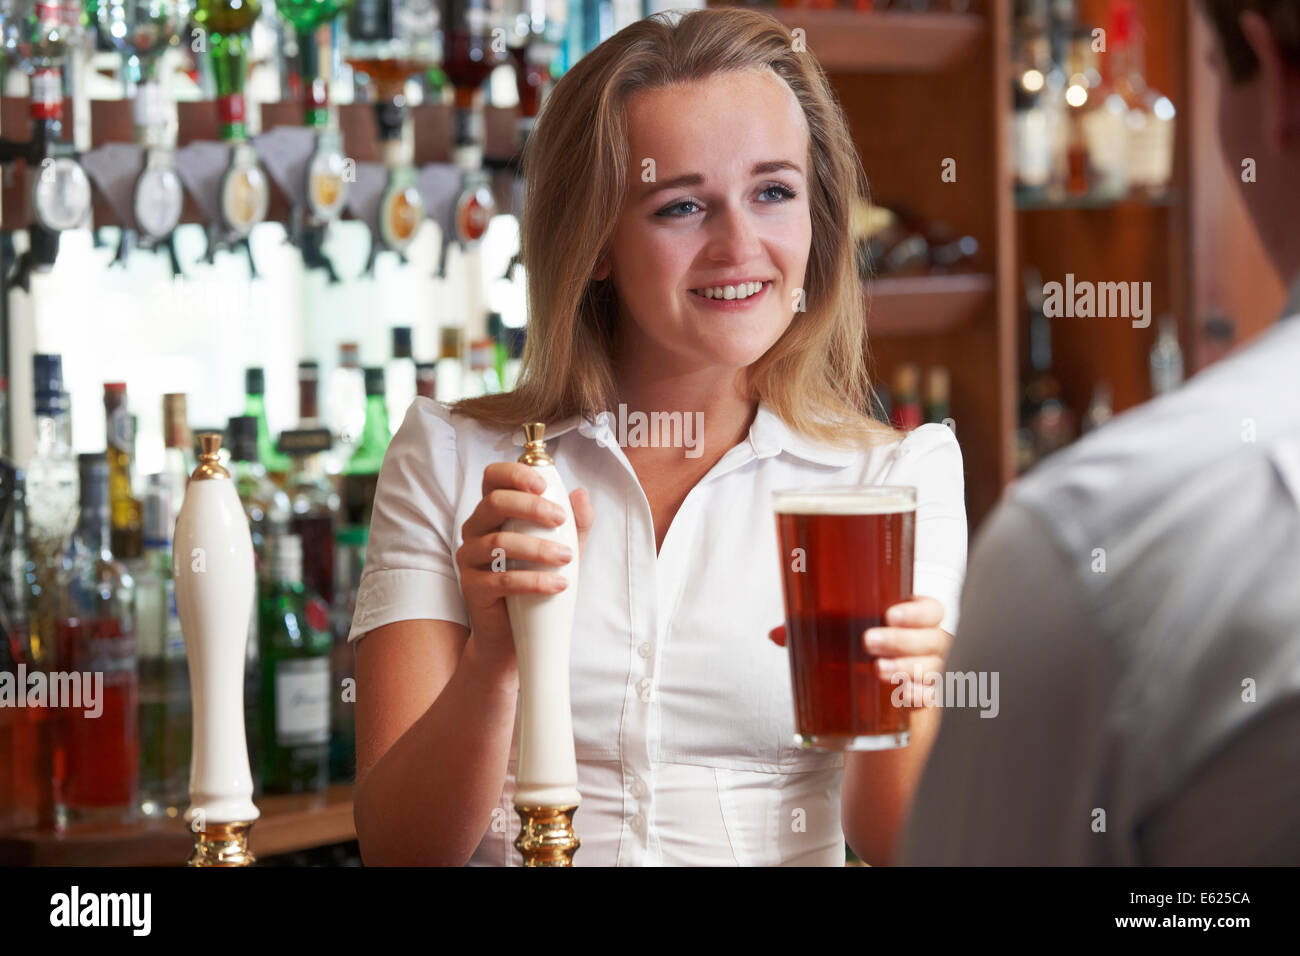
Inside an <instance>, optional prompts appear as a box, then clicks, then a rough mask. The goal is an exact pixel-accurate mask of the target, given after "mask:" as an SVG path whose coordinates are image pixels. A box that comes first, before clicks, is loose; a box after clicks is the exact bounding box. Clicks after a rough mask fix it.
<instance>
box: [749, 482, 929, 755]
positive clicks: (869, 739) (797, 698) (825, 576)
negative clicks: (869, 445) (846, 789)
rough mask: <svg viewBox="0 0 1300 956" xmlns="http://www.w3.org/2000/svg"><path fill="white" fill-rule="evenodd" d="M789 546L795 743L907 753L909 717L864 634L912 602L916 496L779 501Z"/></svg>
mask: <svg viewBox="0 0 1300 956" xmlns="http://www.w3.org/2000/svg"><path fill="white" fill-rule="evenodd" d="M772 497H773V506H774V509H775V511H776V521H777V535H778V537H779V539H780V544H781V566H782V583H783V586H784V591H785V609H786V638H787V639H786V646H787V647H788V648H789V651H790V676H791V681H792V685H793V690H794V712H795V740H796V741H797V742H798V743H799V744H800V745H801V746H803V747H808V748H813V749H817V750H884V749H888V748H891V747H905V746H907V742H908V736H909V733H908V726H909V725H908V711H907V710H906V709H904V708H901V707H895V706H894V704H893V702H892V701H891V699H890V698H891V695H892V694H893V691H894V690H895V688H896V687H897V685H895V684H894V683H892V682H891V681H889V680H883V681H882V680H881V679H880V677H879V675H877V673H876V668H875V663H876V658H875V656H874V655H872V654H868V653H867V650H866V646H865V643H864V639H863V634H864V632H865V631H866V630H867V628H869V627H875V626H878V625H882V624H884V620H885V611H886V610H887V609H888V608H889V607H891V606H893V605H895V604H898V603H899V602H900V601H906V600H908V599H909V598H910V597H911V596H912V561H913V550H914V545H915V539H916V489H914V488H904V487H885V486H874V487H873V486H868V487H849V488H818V489H812V490H805V491H779V492H775V493H774V494H773V496H772Z"/></svg>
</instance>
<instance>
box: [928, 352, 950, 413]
mask: <svg viewBox="0 0 1300 956" xmlns="http://www.w3.org/2000/svg"><path fill="white" fill-rule="evenodd" d="M950 392H951V377H950V376H949V374H948V370H947V369H946V368H944V367H943V366H942V365H935V366H932V367H931V368H929V369H927V370H926V373H925V420H926V422H927V423H929V422H937V423H938V424H940V425H942V424H945V423H946V422H947V420H948V419H949V418H950V417H951V411H950V406H949V395H950Z"/></svg>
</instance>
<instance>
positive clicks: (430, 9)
mask: <svg viewBox="0 0 1300 956" xmlns="http://www.w3.org/2000/svg"><path fill="white" fill-rule="evenodd" d="M438 22H439V16H438V5H437V3H436V2H435V0H356V2H355V4H354V6H353V8H352V11H351V13H350V14H349V16H348V44H347V50H346V53H345V59H346V60H347V62H348V65H349V66H351V67H352V69H353V71H354V74H360V75H361V76H362V77H364V78H366V79H367V80H368V83H367V86H368V87H370V88H371V89H372V90H373V97H372V102H373V103H374V106H375V122H376V124H377V125H378V129H379V140H380V147H381V151H382V152H383V156H384V164H385V165H386V166H387V167H388V185H387V187H386V188H385V190H384V194H383V197H382V198H381V200H380V205H379V233H380V238H381V239H382V240H383V242H384V245H385V246H386V247H387V248H389V249H392V250H394V251H396V252H398V253H402V252H404V251H405V250H406V249H407V248H408V247H409V246H410V244H411V243H412V242H413V241H414V240H415V235H416V233H417V232H418V231H419V228H420V224H421V223H422V222H423V221H424V217H425V208H424V200H423V198H422V197H421V195H420V191H419V189H418V188H417V187H416V171H415V167H414V165H413V163H414V158H415V148H414V138H413V133H412V130H411V122H410V111H409V109H408V108H407V101H406V94H405V87H406V81H407V80H409V79H410V78H411V77H413V76H415V75H416V74H418V73H422V72H424V71H425V70H427V69H429V67H431V66H433V65H435V64H436V63H437V62H438V56H439V52H440V51H439V48H438V45H437V39H438Z"/></svg>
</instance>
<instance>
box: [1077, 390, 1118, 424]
mask: <svg viewBox="0 0 1300 956" xmlns="http://www.w3.org/2000/svg"><path fill="white" fill-rule="evenodd" d="M1114 414H1115V408H1114V390H1113V389H1112V388H1111V385H1110V382H1107V381H1104V380H1103V381H1100V382H1098V383H1097V384H1096V385H1094V386H1093V387H1092V400H1091V401H1089V402H1088V410H1087V411H1086V412H1084V413H1083V433H1084V434H1087V433H1088V432H1090V431H1094V430H1096V429H1098V428H1100V427H1101V426H1102V425H1104V424H1106V423H1107V422H1108V421H1110V420H1111V418H1112V417H1114Z"/></svg>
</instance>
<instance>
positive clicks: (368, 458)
mask: <svg viewBox="0 0 1300 956" xmlns="http://www.w3.org/2000/svg"><path fill="white" fill-rule="evenodd" d="M390 437H391V436H390V434H389V431H388V406H387V404H386V403H385V401H384V370H383V369H382V368H368V369H366V427H365V430H364V431H363V432H362V433H361V442H360V444H358V445H357V448H356V451H354V452H353V453H352V458H351V460H350V461H349V462H348V463H347V466H346V467H345V468H344V469H343V523H344V524H349V525H362V526H364V527H367V528H368V527H370V509H371V506H372V505H373V504H374V500H375V488H376V486H377V485H378V484H379V469H380V466H381V465H383V463H384V453H385V452H386V451H388V441H389V438H390Z"/></svg>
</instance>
